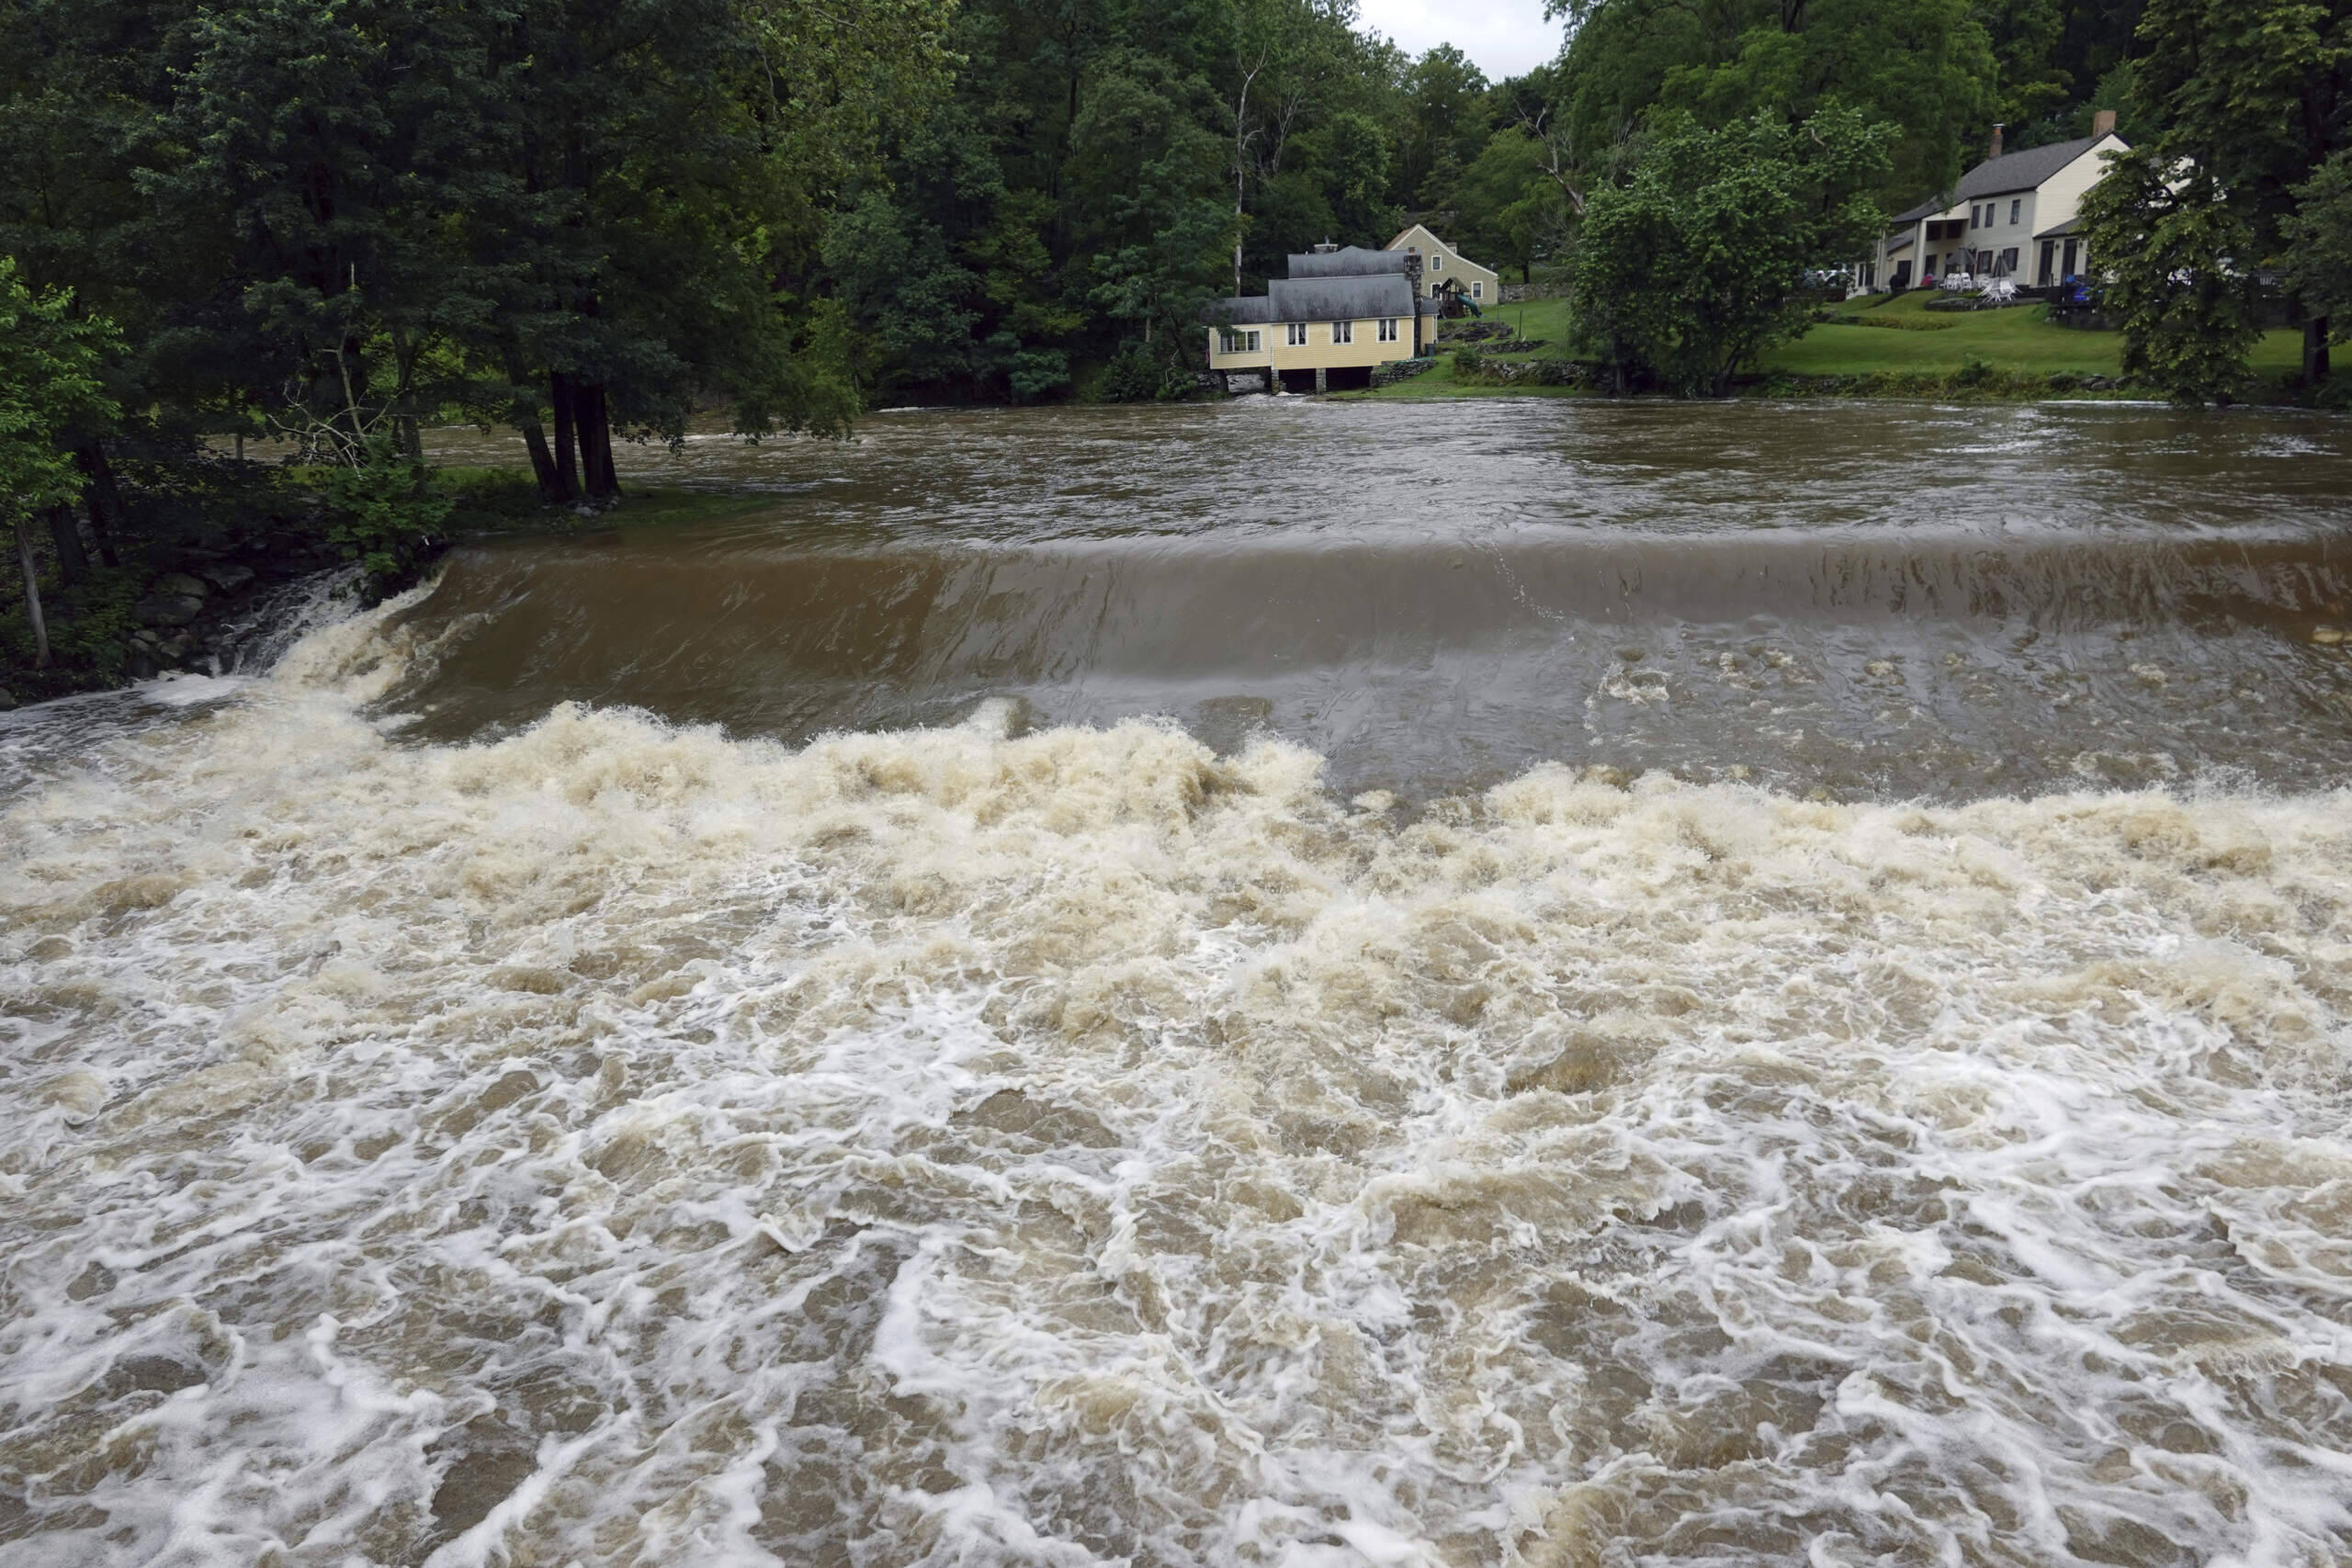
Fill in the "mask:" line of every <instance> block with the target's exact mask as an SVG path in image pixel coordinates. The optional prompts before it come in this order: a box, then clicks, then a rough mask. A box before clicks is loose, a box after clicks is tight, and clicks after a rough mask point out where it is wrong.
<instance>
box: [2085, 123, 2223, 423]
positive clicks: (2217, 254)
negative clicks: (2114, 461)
mask: <svg viewBox="0 0 2352 1568" xmlns="http://www.w3.org/2000/svg"><path fill="white" fill-rule="evenodd" d="M2083 217H2084V220H2085V221H2086V223H2087V225H2088V229H2089V233H2090V236H2091V247H2092V254H2093V255H2094V256H2096V257H2097V258H2098V269H2099V273H2100V276H2101V277H2102V280H2103V281H2102V282H2101V285H2100V297H2101V300H2102V303H2103V305H2104V307H2105V309H2106V310H2107V312H2108V314H2109V315H2110V316H2112V317H2114V318H2115V319H2116V320H2117V321H2120V324H2121V326H2122V329H2123V334H2124V336H2123V370H2124V374H2126V375H2127V376H2133V377H2137V378H2141V379H2143V380H2145V381H2147V382H2149V383H2151V384H2152V385H2154V386H2155V387H2157V388H2159V389H2162V390H2163V391H2164V392H2165V395H2166V396H2168V397H2170V398H2172V399H2173V400H2175V401H2176V402H2182V403H2202V402H2209V401H2210V402H2215V403H2226V402H2228V401H2230V400H2231V399H2232V397H2233V395H2234V393H2235V392H2236V391H2237V389H2239V388H2240V387H2241V386H2243V385H2244V384H2245V379H2246V377H2247V374H2248V371H2247V367H2246V355H2247V354H2248V352H2249V351H2251V350H2252V348H2253V347H2254V344H2255V343H2256V341H2257V340H2258V339H2259V338H2260V337H2261V335H2262V329H2261V326H2260V324H2259V321H2258V318H2257V317H2256V298H2255V279H2254V276H2253V273H2252V270H2251V269H2250V268H2249V267H2248V266H2247V265H2245V261H2244V259H2243V258H2245V257H2248V256H2251V255H2253V254H2256V251H2255V236H2254V231H2253V229H2252V228H2251V227H2250V226H2249V225H2248V224H2247V222H2246V220H2245V215H2244V213H2243V212H2242V210H2241V209H2239V208H2238V206H2237V205H2236V204H2234V203H2233V202H2232V200H2231V199H2230V196H2229V193H2228V192H2227V191H2226V190H2224V189H2223V188H2222V186H2221V184H2220V182H2219V181H2217V180H2216V179H2215V178H2214V177H2213V175H2212V173H2211V171H2210V170H2207V169H2203V168H2199V167H2196V166H2194V165H2189V166H2188V167H2186V168H2184V167H2183V166H2182V165H2179V164H2175V163H2173V162H2172V161H2171V160H2169V159H2167V158H2166V157H2165V155H2164V153H2163V152H2161V151H2159V150H2158V148H2156V147H2154V146H2150V147H2143V148H2137V149H2134V150H2133V151H2132V152H2130V153H2128V154H2126V155H2124V156H2122V157H2120V158H2117V159H2115V160H2113V161H2111V162H2110V164H2109V168H2108V174H2107V177H2106V178H2105V179H2103V180H2101V181H2100V182H2099V183H2098V185H2097V186H2093V187H2092V189H2091V191H2090V194H2089V195H2088V196H2086V197H2084V200H2083Z"/></svg>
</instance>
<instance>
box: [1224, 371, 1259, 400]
mask: <svg viewBox="0 0 2352 1568" xmlns="http://www.w3.org/2000/svg"><path fill="white" fill-rule="evenodd" d="M1225 389H1226V391H1227V393H1228V394H1229V395H1231V396H1233V397H1237V398H1238V397H1239V396H1241V394H1242V393H1244V392H1262V391H1264V390H1265V389H1266V373H1265V372H1264V371H1263V370H1228V371H1227V372H1226V373H1225Z"/></svg>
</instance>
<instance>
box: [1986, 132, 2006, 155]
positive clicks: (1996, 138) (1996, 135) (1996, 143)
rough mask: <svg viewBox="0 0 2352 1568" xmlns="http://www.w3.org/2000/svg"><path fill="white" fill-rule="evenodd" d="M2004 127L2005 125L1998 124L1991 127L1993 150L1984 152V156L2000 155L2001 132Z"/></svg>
mask: <svg viewBox="0 0 2352 1568" xmlns="http://www.w3.org/2000/svg"><path fill="white" fill-rule="evenodd" d="M2006 129H2007V127H2005V126H1998V125H1996V126H1995V127H1994V128H1993V150H1992V151H1991V152H1987V153H1986V154H1985V156H1986V157H1988V158H1997V157H1999V156H2000V155H2001V132H2002V131H2003V130H2006Z"/></svg>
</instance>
